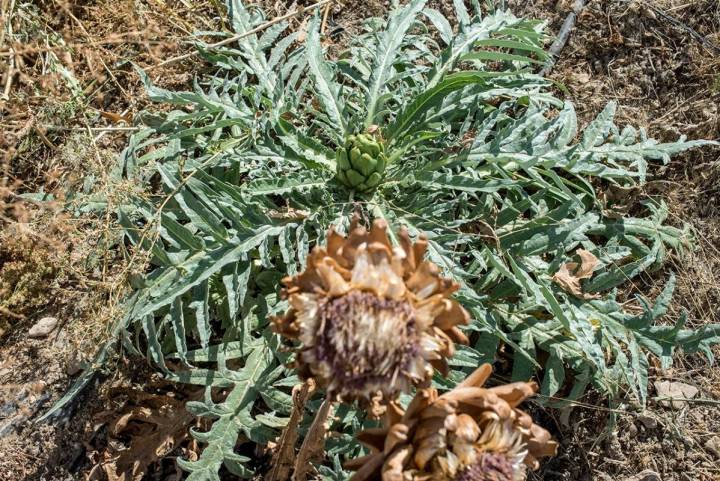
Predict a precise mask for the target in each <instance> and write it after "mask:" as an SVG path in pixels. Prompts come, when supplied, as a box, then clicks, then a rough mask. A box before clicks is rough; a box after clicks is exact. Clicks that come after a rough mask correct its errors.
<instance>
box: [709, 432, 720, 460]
mask: <svg viewBox="0 0 720 481" xmlns="http://www.w3.org/2000/svg"><path fill="white" fill-rule="evenodd" d="M705 449H707V450H708V451H710V452H711V453H712V454H713V456H715V457H716V458H718V459H720V437H718V436H713V437H711V438H710V439H708V440H707V442H706V443H705Z"/></svg>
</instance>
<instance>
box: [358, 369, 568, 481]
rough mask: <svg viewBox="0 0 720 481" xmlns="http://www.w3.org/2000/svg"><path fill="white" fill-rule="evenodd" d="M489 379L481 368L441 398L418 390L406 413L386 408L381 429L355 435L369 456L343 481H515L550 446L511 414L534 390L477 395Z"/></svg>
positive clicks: (519, 415)
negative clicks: (369, 449) (346, 480)
mask: <svg viewBox="0 0 720 481" xmlns="http://www.w3.org/2000/svg"><path fill="white" fill-rule="evenodd" d="M491 372H492V368H491V367H490V365H489V364H485V365H483V366H481V367H480V368H478V369H477V370H476V371H475V372H474V373H473V374H471V375H470V376H469V377H468V378H467V379H466V380H465V381H464V382H463V383H462V384H460V385H458V386H457V387H456V388H455V389H453V390H452V391H449V392H447V393H445V394H443V395H442V396H439V395H438V392H437V390H435V389H422V390H420V391H418V393H417V394H416V396H415V397H414V398H413V400H412V401H411V402H410V404H409V405H408V407H407V410H403V409H402V408H400V407H399V406H398V405H397V404H396V403H391V404H390V406H389V407H388V410H387V412H386V414H385V419H384V425H385V427H384V428H375V429H368V430H365V431H362V432H361V433H360V434H359V435H358V439H359V440H360V441H361V442H362V443H363V444H365V445H367V446H368V447H370V448H371V450H372V452H371V453H370V454H369V455H367V456H364V457H361V458H357V459H354V460H352V461H350V462H349V463H347V465H346V467H347V468H348V469H352V470H356V473H355V474H354V475H353V477H352V478H350V481H366V480H382V481H431V480H432V481H520V480H524V479H526V476H527V468H530V469H533V470H535V469H537V468H538V467H539V461H538V459H540V458H542V457H545V456H552V455H554V454H555V451H556V450H557V443H556V442H555V441H552V440H551V439H550V433H548V432H547V431H546V430H545V429H543V428H541V427H540V426H538V425H537V424H535V423H533V421H532V419H531V418H530V416H529V415H528V414H527V413H525V412H523V411H521V410H519V409H517V406H518V405H519V404H520V403H521V402H523V401H524V400H525V399H527V398H528V397H530V396H532V395H533V394H534V393H535V391H536V390H537V385H535V384H534V383H524V382H516V383H512V384H506V385H502V386H497V387H493V388H488V389H485V388H482V387H481V386H482V385H483V384H484V383H485V381H486V380H487V378H488V377H490V374H491Z"/></svg>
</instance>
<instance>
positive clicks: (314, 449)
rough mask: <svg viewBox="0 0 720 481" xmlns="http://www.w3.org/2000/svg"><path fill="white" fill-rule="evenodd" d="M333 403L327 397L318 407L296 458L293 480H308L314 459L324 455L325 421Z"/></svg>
mask: <svg viewBox="0 0 720 481" xmlns="http://www.w3.org/2000/svg"><path fill="white" fill-rule="evenodd" d="M333 405H334V402H333V401H330V400H329V399H328V398H325V399H324V400H323V403H322V405H321V406H320V409H318V412H317V414H316V415H315V419H314V420H313V422H312V424H311V425H310V429H308V432H307V435H306V436H305V439H304V440H303V443H302V446H300V451H299V452H298V455H297V458H296V459H295V472H294V473H293V477H292V479H293V481H306V480H307V478H308V474H309V473H310V471H311V470H312V469H313V466H312V461H316V460H318V459H319V458H320V456H321V455H322V453H323V448H324V447H325V433H326V432H327V426H326V425H325V423H326V422H327V419H328V417H329V416H330V411H332V408H333Z"/></svg>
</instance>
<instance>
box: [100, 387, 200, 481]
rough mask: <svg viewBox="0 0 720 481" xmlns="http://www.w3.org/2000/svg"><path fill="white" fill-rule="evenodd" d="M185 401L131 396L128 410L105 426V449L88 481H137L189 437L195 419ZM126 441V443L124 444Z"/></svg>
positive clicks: (140, 394) (135, 393)
mask: <svg viewBox="0 0 720 481" xmlns="http://www.w3.org/2000/svg"><path fill="white" fill-rule="evenodd" d="M185 403H186V400H179V399H177V398H175V397H171V396H167V395H156V394H148V393H137V392H133V393H132V394H131V401H130V402H129V403H128V406H127V407H126V408H125V410H124V411H123V412H122V414H120V415H119V416H118V417H116V418H115V420H114V421H111V422H110V423H109V426H108V433H109V434H108V438H109V439H108V443H107V448H106V449H105V451H104V452H103V453H102V455H101V456H100V461H99V463H98V465H97V466H96V467H95V469H93V470H92V472H91V474H90V476H89V477H88V479H89V480H95V479H103V476H102V474H104V475H105V476H104V478H105V479H107V480H108V481H140V480H141V479H143V476H145V474H146V473H147V471H148V469H149V467H150V466H151V465H152V464H154V463H156V462H157V461H158V460H160V459H162V458H163V457H164V456H166V455H168V454H169V453H171V452H172V451H173V450H174V449H175V448H176V447H178V446H179V445H180V444H182V443H184V442H185V441H186V440H187V439H188V437H189V427H190V425H191V424H192V422H193V420H194V419H195V416H193V415H192V414H190V413H189V412H188V411H187V410H186V409H185ZM128 438H129V441H128Z"/></svg>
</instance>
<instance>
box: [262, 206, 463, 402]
mask: <svg viewBox="0 0 720 481" xmlns="http://www.w3.org/2000/svg"><path fill="white" fill-rule="evenodd" d="M397 238H398V240H399V243H400V245H399V246H397V247H393V246H392V243H391V241H390V239H389V238H388V234H387V224H386V223H385V221H382V220H376V221H375V222H374V223H373V226H372V228H371V229H370V230H369V231H368V230H366V229H365V228H364V227H362V226H359V225H358V222H357V219H355V220H354V221H353V224H352V225H351V229H350V234H349V235H348V236H347V238H345V237H343V236H342V235H340V234H338V233H337V232H335V230H334V229H332V228H331V229H330V231H329V232H328V235H327V245H326V246H325V247H316V248H315V249H314V250H313V252H312V253H311V254H310V255H309V256H308V259H307V268H306V269H305V271H303V272H301V273H300V274H298V275H296V276H292V277H287V278H285V279H283V283H284V284H285V289H284V290H283V296H284V297H286V298H288V299H289V301H290V309H289V310H288V312H287V313H286V314H285V315H284V316H281V317H276V318H274V320H273V326H274V329H275V331H276V332H278V333H280V334H281V335H283V336H285V337H286V338H289V339H291V340H298V341H300V343H301V346H300V347H299V348H298V355H297V361H296V362H297V364H298V367H299V371H300V375H301V377H303V378H309V377H313V378H314V379H315V380H316V382H317V383H318V384H319V385H320V386H322V387H324V388H325V389H326V392H327V395H328V396H329V397H331V398H333V399H339V400H343V401H352V400H355V399H357V400H361V401H364V402H365V403H368V402H369V401H388V400H390V401H391V400H393V399H394V397H395V396H396V395H397V394H399V393H403V392H405V393H406V392H409V391H410V389H411V388H412V386H414V385H418V384H425V383H427V382H429V380H430V378H431V377H432V374H433V372H434V371H435V370H437V371H439V372H440V373H441V374H443V375H445V376H446V375H448V373H449V369H448V364H447V359H448V358H450V357H451V356H452V355H453V354H454V352H455V345H454V344H455V343H456V342H457V343H460V344H467V337H466V336H465V334H463V333H462V331H460V329H459V328H458V326H463V325H466V324H468V323H469V321H470V316H469V314H468V313H467V311H466V310H465V309H464V308H463V307H462V306H461V305H460V304H458V302H457V301H455V300H453V299H451V298H450V296H451V294H452V293H453V292H454V291H456V290H457V289H458V287H459V286H458V284H456V283H455V282H452V281H451V280H449V279H445V278H442V277H441V276H440V269H439V268H438V267H437V266H436V265H435V264H433V263H432V262H428V261H427V260H425V259H424V257H425V250H426V249H427V245H428V244H427V239H424V238H420V239H418V240H417V242H415V243H413V242H412V241H411V240H410V237H409V235H408V233H407V230H405V229H401V230H400V231H399V232H398V234H397ZM378 407H381V406H378ZM376 411H379V409H378V410H376Z"/></svg>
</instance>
